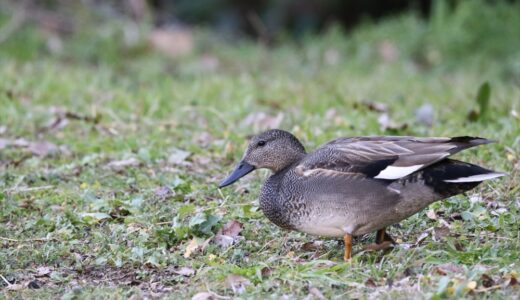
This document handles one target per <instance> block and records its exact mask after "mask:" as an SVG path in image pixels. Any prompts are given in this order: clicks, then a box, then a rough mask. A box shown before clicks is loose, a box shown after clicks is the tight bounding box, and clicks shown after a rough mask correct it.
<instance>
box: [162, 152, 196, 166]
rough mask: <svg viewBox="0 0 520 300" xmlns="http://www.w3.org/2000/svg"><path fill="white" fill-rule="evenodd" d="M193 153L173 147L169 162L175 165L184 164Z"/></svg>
mask: <svg viewBox="0 0 520 300" xmlns="http://www.w3.org/2000/svg"><path fill="white" fill-rule="evenodd" d="M190 155H191V153H190V152H188V151H184V150H181V149H177V148H173V149H172V150H171V151H170V155H169V156H168V163H170V164H173V165H180V164H184V163H185V161H186V159H187V158H188V157H189V156H190Z"/></svg>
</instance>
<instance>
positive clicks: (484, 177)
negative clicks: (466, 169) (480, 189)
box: [444, 173, 507, 183]
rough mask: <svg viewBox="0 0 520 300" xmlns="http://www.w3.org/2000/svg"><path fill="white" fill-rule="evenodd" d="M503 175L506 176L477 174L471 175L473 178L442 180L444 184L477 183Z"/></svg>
mask: <svg viewBox="0 0 520 300" xmlns="http://www.w3.org/2000/svg"><path fill="white" fill-rule="evenodd" d="M505 175H507V174H505V173H487V174H478V175H473V176H468V177H460V178H457V179H449V180H444V182H451V183H457V182H478V181H484V180H488V179H493V178H498V177H502V176H505Z"/></svg>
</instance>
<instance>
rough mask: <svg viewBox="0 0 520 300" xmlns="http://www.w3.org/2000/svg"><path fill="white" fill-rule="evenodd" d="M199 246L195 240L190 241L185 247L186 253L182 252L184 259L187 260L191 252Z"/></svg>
mask: <svg viewBox="0 0 520 300" xmlns="http://www.w3.org/2000/svg"><path fill="white" fill-rule="evenodd" d="M200 246H201V245H200V244H199V243H198V241H197V239H192V240H191V241H190V242H189V243H188V246H186V251H185V252H184V258H188V257H190V256H191V254H192V253H193V252H195V251H196V250H197V249H198V248H199V247H200Z"/></svg>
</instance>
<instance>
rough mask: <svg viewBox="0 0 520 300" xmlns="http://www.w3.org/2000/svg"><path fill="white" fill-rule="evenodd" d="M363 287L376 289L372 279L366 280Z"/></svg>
mask: <svg viewBox="0 0 520 300" xmlns="http://www.w3.org/2000/svg"><path fill="white" fill-rule="evenodd" d="M365 286H366V287H369V288H375V287H377V284H376V282H375V281H374V279H372V278H368V279H367V281H365Z"/></svg>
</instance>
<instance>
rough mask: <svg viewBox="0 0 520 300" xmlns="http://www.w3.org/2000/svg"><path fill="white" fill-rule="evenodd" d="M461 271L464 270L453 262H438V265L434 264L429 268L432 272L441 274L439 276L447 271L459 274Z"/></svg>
mask: <svg viewBox="0 0 520 300" xmlns="http://www.w3.org/2000/svg"><path fill="white" fill-rule="evenodd" d="M463 272H464V269H463V268H462V267H461V266H459V265H456V264H453V263H445V264H440V265H437V266H434V267H433V268H432V269H431V273H432V274H436V275H441V276H445V275H447V274H449V273H451V274H460V273H463Z"/></svg>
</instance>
